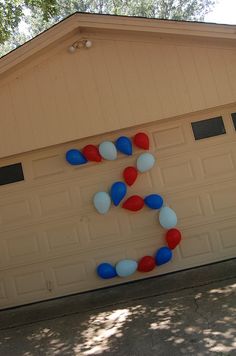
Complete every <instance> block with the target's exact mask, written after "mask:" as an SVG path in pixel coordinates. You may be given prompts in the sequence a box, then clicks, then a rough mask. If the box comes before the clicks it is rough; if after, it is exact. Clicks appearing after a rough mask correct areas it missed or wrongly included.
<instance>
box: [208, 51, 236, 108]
mask: <svg viewBox="0 0 236 356" xmlns="http://www.w3.org/2000/svg"><path fill="white" fill-rule="evenodd" d="M224 52H225V51H224V50H223V49H221V50H220V49H218V48H216V49H215V48H212V49H209V50H208V58H209V62H210V65H211V68H212V73H213V76H214V78H215V83H216V86H217V91H218V93H219V97H220V104H225V103H227V102H232V101H233V100H234V98H233V96H232V91H231V88H230V84H229V79H228V75H227V70H226V65H225V62H224Z"/></svg>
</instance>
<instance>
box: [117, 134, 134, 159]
mask: <svg viewBox="0 0 236 356" xmlns="http://www.w3.org/2000/svg"><path fill="white" fill-rule="evenodd" d="M116 148H117V150H118V151H120V152H122V153H124V154H125V155H127V156H131V155H132V153H133V150H132V141H131V140H130V138H128V137H126V136H121V137H119V138H118V139H117V140H116Z"/></svg>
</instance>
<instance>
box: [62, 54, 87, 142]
mask: <svg viewBox="0 0 236 356" xmlns="http://www.w3.org/2000/svg"><path fill="white" fill-rule="evenodd" d="M79 60H80V58H78V57H77V56H76V55H75V56H73V55H71V56H69V57H68V54H67V53H66V54H64V55H63V56H62V57H61V60H60V62H61V70H62V72H63V76H64V82H65V89H66V91H67V94H68V103H69V105H70V112H71V115H72V116H73V118H74V130H75V131H74V134H73V136H72V137H74V136H76V132H81V133H82V132H83V133H84V134H85V136H86V135H89V133H90V132H91V131H92V130H93V118H94V111H93V110H94V108H93V107H92V105H90V103H89V98H87V96H86V94H85V92H84V88H85V86H84V84H83V83H82V80H81V77H80V76H79V75H78V67H79ZM91 102H92V100H91Z"/></svg>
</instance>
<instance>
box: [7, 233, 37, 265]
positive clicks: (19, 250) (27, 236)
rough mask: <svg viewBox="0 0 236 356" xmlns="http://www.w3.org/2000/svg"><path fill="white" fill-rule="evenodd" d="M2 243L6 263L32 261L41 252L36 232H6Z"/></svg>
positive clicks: (13, 263)
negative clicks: (8, 233)
mask: <svg viewBox="0 0 236 356" xmlns="http://www.w3.org/2000/svg"><path fill="white" fill-rule="evenodd" d="M4 244H5V254H6V264H7V265H15V264H19V263H25V262H26V261H27V262H28V263H29V262H34V261H35V258H40V256H41V254H42V251H40V244H39V236H38V233H37V232H30V233H29V232H28V231H26V232H25V233H23V232H20V233H19V232H18V233H14V234H10V235H9V236H8V235H7V234H6V236H5V238H4Z"/></svg>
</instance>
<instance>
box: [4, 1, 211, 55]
mask: <svg viewBox="0 0 236 356" xmlns="http://www.w3.org/2000/svg"><path fill="white" fill-rule="evenodd" d="M215 3H216V0H77V1H76V0H67V1H65V0H0V44H1V46H0V55H3V54H5V53H7V52H8V51H9V50H11V49H13V48H15V47H17V46H19V45H20V44H22V43H23V42H25V41H26V40H27V39H30V38H32V37H34V36H35V35H37V34H38V33H40V32H41V31H43V30H45V29H47V28H48V27H50V26H52V25H53V24H55V23H57V22H58V21H60V20H62V19H63V18H65V17H66V16H68V15H70V14H72V13H74V12H76V11H80V12H90V13H101V14H115V15H127V16H142V17H149V18H160V19H174V20H190V21H191V20H192V21H193V20H196V21H197V20H198V21H202V20H203V19H204V17H205V15H206V14H207V13H208V12H210V11H211V10H212V8H213V6H214V5H215ZM22 23H23V24H24V30H21V31H20V32H19V25H21V24H22Z"/></svg>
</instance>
